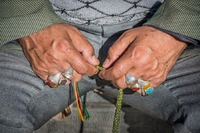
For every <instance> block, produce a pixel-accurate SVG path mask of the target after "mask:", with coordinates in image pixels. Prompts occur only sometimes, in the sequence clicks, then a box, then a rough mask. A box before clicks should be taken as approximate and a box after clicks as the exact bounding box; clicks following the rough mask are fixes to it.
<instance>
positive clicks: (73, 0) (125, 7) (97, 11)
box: [50, 0, 163, 25]
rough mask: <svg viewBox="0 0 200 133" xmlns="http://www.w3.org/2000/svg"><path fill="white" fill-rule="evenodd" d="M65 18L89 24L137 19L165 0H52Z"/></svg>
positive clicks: (116, 22)
mask: <svg viewBox="0 0 200 133" xmlns="http://www.w3.org/2000/svg"><path fill="white" fill-rule="evenodd" d="M50 1H51V2H52V4H53V7H54V9H55V11H56V13H57V14H58V15H59V16H60V17H61V18H63V19H64V20H66V21H68V22H71V23H76V24H82V25H84V24H87V25H113V24H118V23H126V22H130V21H135V20H136V19H139V18H143V17H145V16H146V15H147V14H148V13H152V12H155V11H154V10H155V9H154V8H152V6H153V5H154V4H155V3H156V2H158V1H160V2H163V0H151V1H149V0H117V1H116V0H90V1H88V0H50Z"/></svg>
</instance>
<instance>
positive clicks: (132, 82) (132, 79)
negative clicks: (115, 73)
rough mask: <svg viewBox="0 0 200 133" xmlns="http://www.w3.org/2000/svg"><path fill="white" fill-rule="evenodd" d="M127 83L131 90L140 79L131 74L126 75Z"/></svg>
mask: <svg viewBox="0 0 200 133" xmlns="http://www.w3.org/2000/svg"><path fill="white" fill-rule="evenodd" d="M125 82H126V85H127V86H128V88H131V87H133V86H134V85H135V84H136V83H137V82H138V79H137V78H136V77H134V76H133V75H131V74H126V76H125Z"/></svg>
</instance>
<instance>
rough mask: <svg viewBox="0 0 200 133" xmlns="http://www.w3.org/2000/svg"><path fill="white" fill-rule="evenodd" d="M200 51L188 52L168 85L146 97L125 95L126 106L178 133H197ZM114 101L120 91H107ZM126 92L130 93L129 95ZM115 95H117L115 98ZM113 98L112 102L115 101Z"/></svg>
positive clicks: (106, 94) (175, 67) (199, 102)
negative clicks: (171, 126) (159, 121)
mask: <svg viewBox="0 0 200 133" xmlns="http://www.w3.org/2000/svg"><path fill="white" fill-rule="evenodd" d="M199 66H200V48H197V47H193V48H189V47H188V48H187V49H186V50H185V52H184V53H183V54H182V55H181V56H180V58H179V59H178V61H177V63H176V64H175V66H174V67H173V69H172V70H171V71H170V73H169V75H168V77H167V79H166V81H165V82H164V83H163V84H161V85H160V86H159V87H157V88H155V91H154V92H153V93H152V94H151V95H149V96H147V97H142V96H140V95H139V94H138V93H132V94H124V97H123V102H124V103H125V104H128V105H130V106H132V107H133V108H135V109H137V110H139V111H141V112H144V113H145V114H148V115H150V116H152V117H154V118H157V119H162V120H165V121H167V122H169V123H171V124H173V126H174V130H175V132H177V133H178V132H179V131H182V132H183V131H184V132H197V131H199V130H200V126H199V125H198V124H197V123H199V122H200V96H199V94H200V89H199V88H200V78H199V77H200V67H199ZM104 90H105V96H106V97H110V99H112V98H113V99H114V98H115V97H116V95H117V89H113V90H112V89H104ZM125 92H126V91H125ZM113 94H115V95H113ZM111 97H112V98H111Z"/></svg>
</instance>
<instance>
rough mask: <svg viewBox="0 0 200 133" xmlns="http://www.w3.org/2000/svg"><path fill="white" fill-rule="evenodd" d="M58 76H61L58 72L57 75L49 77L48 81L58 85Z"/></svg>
mask: <svg viewBox="0 0 200 133" xmlns="http://www.w3.org/2000/svg"><path fill="white" fill-rule="evenodd" d="M60 75H61V73H60V72H59V73H57V74H55V75H54V76H50V77H49V78H48V79H49V80H50V81H51V82H52V83H54V84H58V83H59V80H60Z"/></svg>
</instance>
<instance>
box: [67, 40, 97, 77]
mask: <svg viewBox="0 0 200 133" xmlns="http://www.w3.org/2000/svg"><path fill="white" fill-rule="evenodd" d="M63 43H64V42H63ZM65 43H67V44H66V46H67V48H66V52H65V54H66V57H67V58H66V60H67V62H68V63H69V64H70V65H71V66H72V67H73V68H74V69H75V70H76V71H77V72H78V73H79V74H85V75H87V76H92V75H94V74H95V73H96V72H97V71H98V70H97V69H96V68H94V66H93V65H91V64H89V63H88V62H87V61H86V59H85V58H84V57H83V56H82V55H81V54H80V52H78V51H77V50H76V49H75V48H74V47H73V46H72V45H68V42H65Z"/></svg>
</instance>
